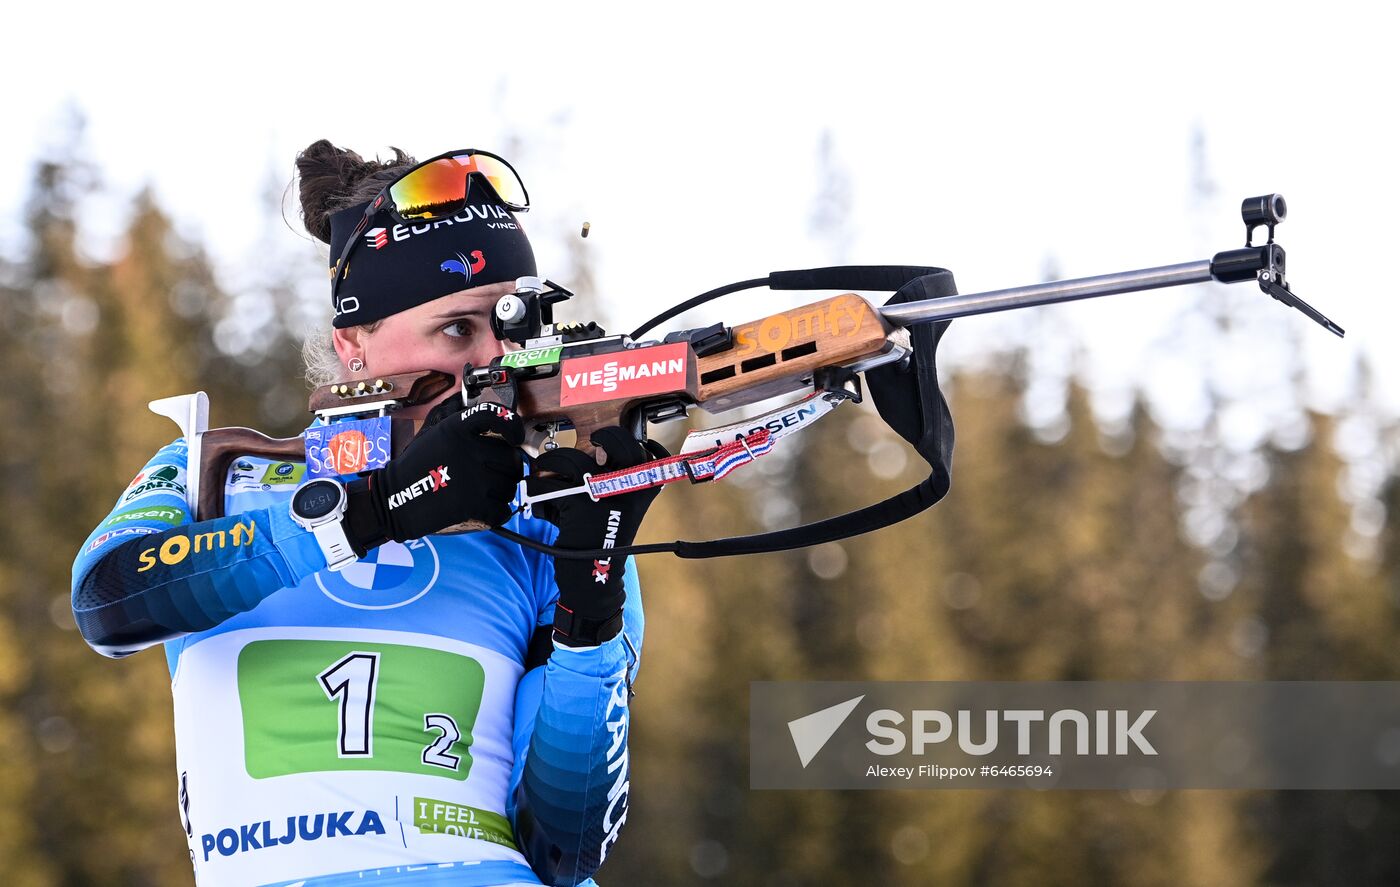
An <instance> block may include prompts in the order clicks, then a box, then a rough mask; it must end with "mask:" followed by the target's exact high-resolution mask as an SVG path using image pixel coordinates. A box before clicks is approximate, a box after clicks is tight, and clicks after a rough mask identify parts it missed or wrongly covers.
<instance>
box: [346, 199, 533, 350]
mask: <svg viewBox="0 0 1400 887" xmlns="http://www.w3.org/2000/svg"><path fill="white" fill-rule="evenodd" d="M368 205H369V204H368V202H366V203H362V204H360V205H359V206H352V207H350V208H349V209H343V210H340V211H339V212H337V213H335V214H333V215H332V216H331V252H330V255H331V262H335V260H336V259H337V258H338V257H339V256H340V254H341V253H342V252H343V251H344V250H345V242H346V240H348V239H349V237H350V232H352V231H354V230H355V226H356V225H358V224H359V223H360V219H362V218H363V217H364V214H365V207H366V206H368ZM359 237H360V242H359V243H357V244H355V246H354V247H353V248H352V249H351V250H350V255H349V256H348V257H346V260H345V263H346V270H345V272H344V277H343V279H342V280H341V281H340V288H339V290H338V291H337V292H336V299H337V300H338V301H339V303H340V304H338V305H334V306H333V307H334V308H335V311H336V315H335V326H336V327H348V326H358V325H359V324H362V323H371V322H373V321H376V320H380V319H382V318H385V317H388V316H389V315H391V314H397V313H398V312H400V311H403V310H404V309H406V308H412V307H413V306H415V305H422V304H423V303H424V302H431V301H433V300H434V299H440V298H442V297H443V296H446V295H451V294H452V293H455V292H460V291H462V290H464V289H467V288H469V287H474V286H485V285H486V284H488V283H500V282H501V281H506V280H509V281H513V280H515V279H516V278H517V277H534V276H536V271H535V253H534V251H533V250H531V249H530V241H529V239H528V238H527V237H526V236H525V231H524V229H523V228H521V227H520V223H519V222H518V221H516V218H515V215H514V214H513V213H511V211H510V210H508V209H506V208H505V207H504V206H501V205H500V204H498V203H485V202H483V203H470V204H468V205H467V206H466V207H464V208H463V209H462V211H461V212H459V213H457V214H456V215H454V216H452V217H451V218H446V219H439V220H438V221H436V222H420V223H418V224H414V225H403V224H398V223H395V222H394V220H393V218H392V217H391V216H390V215H389V214H388V213H387V212H385V211H383V210H381V211H380V212H379V213H377V214H376V216H375V217H374V218H372V219H370V222H369V224H368V225H367V226H366V228H365V230H364V232H363V233H361V234H360V235H359ZM331 272H332V274H334V273H335V268H334V267H332V269H331Z"/></svg>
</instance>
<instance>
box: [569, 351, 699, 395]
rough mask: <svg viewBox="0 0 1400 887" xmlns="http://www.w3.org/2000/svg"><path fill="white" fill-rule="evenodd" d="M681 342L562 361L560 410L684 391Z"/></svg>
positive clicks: (685, 370)
mask: <svg viewBox="0 0 1400 887" xmlns="http://www.w3.org/2000/svg"><path fill="white" fill-rule="evenodd" d="M689 350H690V346H689V345H686V344H685V343H684V342H677V343H675V344H672V345H654V346H652V347H650V348H635V349H632V350H630V351H621V352H618V351H614V352H610V353H608V354H594V355H590V356H588V357H575V358H572V359H570V360H566V361H564V363H563V364H562V366H561V370H560V375H561V376H562V377H563V380H564V384H563V386H562V388H561V390H560V393H559V403H560V405H561V406H570V405H571V404H580V403H594V402H596V401H600V400H615V399H618V398H624V397H642V396H645V395H648V394H665V393H666V392H668V391H684V390H685V387H686V381H687V377H688V373H687V369H688V368H687V359H686V353H687V352H688V351H689Z"/></svg>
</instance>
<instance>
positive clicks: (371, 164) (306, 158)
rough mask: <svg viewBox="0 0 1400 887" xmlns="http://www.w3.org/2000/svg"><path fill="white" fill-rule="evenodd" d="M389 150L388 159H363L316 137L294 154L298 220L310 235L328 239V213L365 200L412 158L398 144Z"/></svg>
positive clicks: (325, 240) (323, 239)
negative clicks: (298, 203) (299, 199)
mask: <svg viewBox="0 0 1400 887" xmlns="http://www.w3.org/2000/svg"><path fill="white" fill-rule="evenodd" d="M390 150H392V151H393V152H394V159H392V160H384V161H381V160H378V159H375V160H365V159H364V158H363V157H361V156H360V155H359V154H357V153H355V152H354V151H351V150H349V149H347V148H337V147H336V146H335V145H332V144H331V143H330V142H329V141H328V140H326V139H319V140H317V141H314V142H312V143H311V144H310V145H307V146H306V148H304V149H303V150H302V152H301V153H300V154H298V155H297V160H296V164H297V179H298V192H299V196H300V197H301V220H302V224H304V225H305V226H306V230H307V231H308V232H309V233H310V234H311V236H312V237H315V238H316V239H318V240H321V241H323V242H325V243H330V242H331V214H332V213H334V212H336V211H337V210H342V209H345V208H346V207H347V206H354V205H355V204H357V203H363V202H364V201H366V200H369V199H370V198H371V197H373V196H374V195H375V194H376V193H377V192H378V191H379V190H380V189H381V188H383V187H384V184H385V183H386V182H387V181H388V180H390V179H392V178H393V177H394V171H395V170H397V169H399V168H401V167H404V166H409V165H412V163H413V162H414V160H413V158H412V157H410V156H409V155H407V154H405V153H404V152H403V151H401V150H399V149H398V148H391V149H390Z"/></svg>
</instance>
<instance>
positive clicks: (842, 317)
mask: <svg viewBox="0 0 1400 887" xmlns="http://www.w3.org/2000/svg"><path fill="white" fill-rule="evenodd" d="M809 309H810V310H808V311H806V312H805V313H802V314H797V313H795V312H789V313H788V314H774V315H773V316H771V317H765V318H763V319H762V320H760V321H758V322H757V323H750V324H745V325H744V326H736V327H735V328H734V344H736V345H737V346H739V350H738V351H736V352H735V353H734V356H735V357H743V356H744V355H746V354H752V353H754V352H755V351H759V350H763V351H782V350H783V349H784V348H786V347H787V346H788V344H789V343H790V342H792V341H793V340H794V339H797V340H806V339H812V338H815V337H816V336H819V335H822V334H825V335H827V336H830V337H832V338H835V337H838V336H839V337H842V338H849V337H851V336H854V335H855V334H856V333H858V332H860V330H861V327H863V326H864V325H865V321H866V318H868V317H870V313H871V312H870V306H869V305H867V304H866V303H865V302H864V301H863V300H862V299H858V298H856V297H854V296H852V297H850V298H836V299H833V300H832V301H830V302H828V303H826V304H825V305H821V304H817V305H811V306H809ZM799 310H801V309H799ZM790 315H791V316H790Z"/></svg>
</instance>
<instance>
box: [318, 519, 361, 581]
mask: <svg viewBox="0 0 1400 887" xmlns="http://www.w3.org/2000/svg"><path fill="white" fill-rule="evenodd" d="M311 532H312V533H315V534H316V542H317V543H318V544H319V545H320V546H321V552H322V553H323V554H325V556H326V569H328V570H337V571H338V570H343V569H345V568H346V567H348V566H350V565H351V564H353V563H354V562H355V561H357V560H359V559H360V557H359V555H357V554H356V553H355V549H354V547H353V546H352V545H351V544H350V539H349V538H348V537H347V536H346V535H345V527H344V526H342V522H341V521H339V520H333V521H329V522H327V523H324V524H320V525H319V526H315V527H312V528H311Z"/></svg>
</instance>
